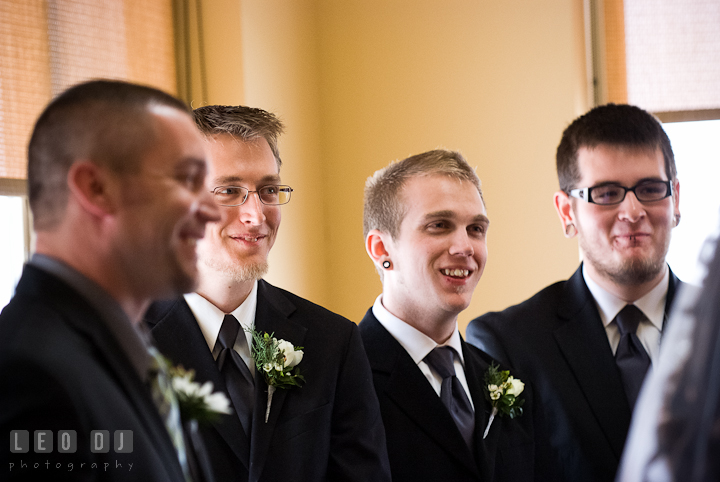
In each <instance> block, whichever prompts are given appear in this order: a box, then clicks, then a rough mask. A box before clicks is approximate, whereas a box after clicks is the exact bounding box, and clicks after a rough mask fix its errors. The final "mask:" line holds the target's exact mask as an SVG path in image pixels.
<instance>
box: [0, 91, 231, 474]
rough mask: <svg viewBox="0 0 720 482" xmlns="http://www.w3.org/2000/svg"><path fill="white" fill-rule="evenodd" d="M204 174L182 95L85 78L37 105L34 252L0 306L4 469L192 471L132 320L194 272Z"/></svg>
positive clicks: (206, 203)
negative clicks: (7, 442)
mask: <svg viewBox="0 0 720 482" xmlns="http://www.w3.org/2000/svg"><path fill="white" fill-rule="evenodd" d="M205 173H206V164H205V147H204V144H203V141H202V137H201V135H200V133H199V132H198V130H197V128H196V127H195V125H194V123H193V120H192V117H191V115H190V113H189V112H188V110H187V108H186V107H185V106H184V104H183V103H182V102H180V101H179V100H177V99H175V98H174V97H172V96H170V95H168V94H165V93H163V92H160V91H158V90H155V89H152V88H148V87H141V86H137V85H133V84H128V83H124V82H115V81H91V82H87V83H85V84H80V85H78V86H75V87H73V88H71V89H69V90H67V91H66V92H64V93H63V94H61V95H60V96H59V97H57V98H56V99H55V100H53V101H52V102H51V103H50V104H49V105H48V107H47V108H46V109H45V111H44V112H43V113H42V115H41V116H40V118H39V119H38V121H37V123H36V125H35V129H34V131H33V134H32V138H31V140H30V146H29V162H28V186H29V197H30V206H31V209H32V212H33V220H34V228H35V231H36V233H37V246H36V252H35V254H34V255H33V257H32V258H31V259H30V261H29V262H28V263H27V265H26V266H25V268H24V270H23V274H22V277H21V279H20V282H19V283H18V286H17V290H16V293H15V296H14V298H13V299H12V300H11V301H10V303H9V304H8V305H7V307H6V308H5V309H4V310H3V312H2V314H0V387H2V390H1V393H2V395H0V427H2V430H0V432H1V433H2V434H3V436H4V437H8V436H10V442H11V444H10V450H9V451H8V449H7V446H6V449H4V450H3V451H2V453H3V457H2V458H3V460H7V462H6V463H4V464H2V470H3V471H7V472H5V475H9V478H10V479H18V480H112V481H115V480H128V481H130V480H133V481H134V480H143V481H184V480H189V478H190V477H191V472H190V468H189V460H188V458H187V456H188V452H189V451H188V450H187V449H189V447H186V444H185V441H184V437H183V432H182V428H181V422H180V419H179V410H178V402H177V399H176V398H175V396H174V395H173V393H172V390H170V389H169V386H168V383H169V379H168V377H167V373H165V371H164V370H163V369H162V362H161V360H160V359H159V358H158V356H157V351H156V350H155V349H154V348H152V346H151V345H150V344H149V343H148V341H147V338H146V337H145V336H144V333H145V331H144V329H143V325H142V324H140V323H139V322H140V321H141V319H142V314H143V312H144V311H145V309H146V308H147V307H148V306H149V304H150V302H151V300H152V299H153V298H158V297H167V296H171V295H174V294H179V293H183V292H185V291H188V290H191V289H193V287H194V286H195V279H196V276H197V268H196V254H195V247H196V243H197V240H198V239H200V238H202V237H203V234H204V231H205V224H206V223H207V222H208V221H216V220H217V219H218V209H217V207H216V206H215V205H214V203H213V202H212V197H211V195H210V194H209V193H208V192H207V191H206V190H205V189H204V182H205ZM5 440H8V439H7V438H6V439H5ZM8 470H9V471H8Z"/></svg>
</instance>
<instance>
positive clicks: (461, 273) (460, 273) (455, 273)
mask: <svg viewBox="0 0 720 482" xmlns="http://www.w3.org/2000/svg"><path fill="white" fill-rule="evenodd" d="M440 271H441V272H442V274H444V275H445V276H450V277H451V278H467V277H468V276H469V275H470V270H467V269H441V270H440Z"/></svg>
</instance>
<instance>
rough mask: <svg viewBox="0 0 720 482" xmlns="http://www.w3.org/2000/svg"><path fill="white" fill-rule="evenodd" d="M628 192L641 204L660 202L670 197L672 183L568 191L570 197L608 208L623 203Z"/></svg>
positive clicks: (608, 186) (646, 182) (648, 183)
mask: <svg viewBox="0 0 720 482" xmlns="http://www.w3.org/2000/svg"><path fill="white" fill-rule="evenodd" d="M628 191H631V192H633V193H635V197H636V198H637V200H638V201H640V202H643V203H648V202H653V201H660V200H662V199H665V198H666V197H669V196H672V183H671V182H670V181H643V182H641V183H639V184H636V185H634V186H633V187H625V186H620V185H618V184H606V185H603V186H595V187H584V188H582V189H573V190H572V191H570V195H571V196H572V197H575V198H578V199H582V200H583V201H587V202H589V203H593V204H601V205H603V206H608V205H611V204H620V203H621V202H623V201H624V200H625V195H626V194H627V193H628Z"/></svg>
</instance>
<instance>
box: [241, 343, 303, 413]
mask: <svg viewBox="0 0 720 482" xmlns="http://www.w3.org/2000/svg"><path fill="white" fill-rule="evenodd" d="M250 332H251V333H252V339H253V341H252V347H251V349H250V352H251V353H252V357H253V360H255V367H256V368H257V371H258V373H260V374H262V376H263V378H264V379H265V383H267V385H268V402H267V408H266V410H265V423H267V421H268V417H269V416H270V405H271V403H272V397H273V394H274V393H275V390H276V389H277V388H292V387H301V386H302V383H304V382H305V377H303V376H302V375H300V369H299V368H298V366H297V365H298V363H300V362H301V361H302V359H303V351H302V347H301V346H293V344H292V343H290V342H289V341H285V340H278V339H277V338H275V337H274V336H273V335H274V333H272V334H269V335H268V334H267V333H264V334H260V333H259V332H257V331H255V330H253V329H251V330H250Z"/></svg>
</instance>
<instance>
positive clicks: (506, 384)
mask: <svg viewBox="0 0 720 482" xmlns="http://www.w3.org/2000/svg"><path fill="white" fill-rule="evenodd" d="M498 368H499V367H498V366H497V365H494V364H491V365H490V368H488V370H487V372H485V387H484V391H485V398H486V399H487V400H488V401H489V402H490V404H491V405H492V408H493V409H492V413H490V420H488V424H487V427H486V428H485V433H484V434H483V439H484V438H485V437H487V434H488V432H489V431H490V426H491V425H492V423H493V420H495V416H496V415H497V414H498V413H499V414H500V415H508V416H509V417H510V418H515V417H519V416H520V415H522V413H523V409H522V405H523V403H525V400H522V399H520V398H518V397H519V396H520V394H521V393H522V392H523V390H524V389H525V384H524V383H523V382H521V381H520V379H519V378H514V377H512V376H510V372H509V371H508V370H504V371H500V370H498Z"/></svg>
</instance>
